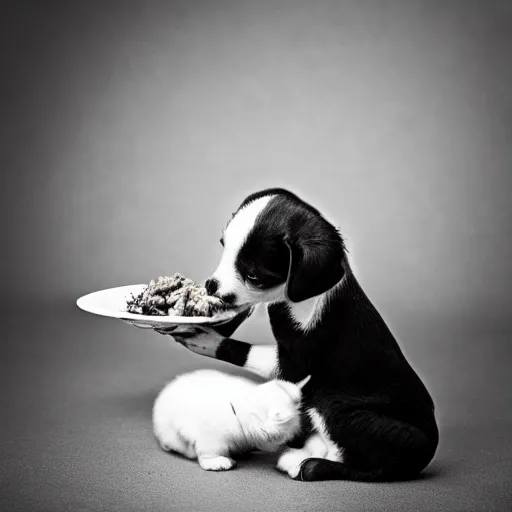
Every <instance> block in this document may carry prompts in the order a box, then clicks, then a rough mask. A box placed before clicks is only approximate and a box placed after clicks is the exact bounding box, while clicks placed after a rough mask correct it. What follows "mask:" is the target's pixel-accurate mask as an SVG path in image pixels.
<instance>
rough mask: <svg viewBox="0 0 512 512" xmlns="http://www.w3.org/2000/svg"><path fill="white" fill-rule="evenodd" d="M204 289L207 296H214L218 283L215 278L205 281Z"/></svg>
mask: <svg viewBox="0 0 512 512" xmlns="http://www.w3.org/2000/svg"><path fill="white" fill-rule="evenodd" d="M204 287H205V288H206V291H207V292H208V295H215V293H216V292H217V290H218V289H219V281H217V279H215V278H211V279H207V280H206V283H204Z"/></svg>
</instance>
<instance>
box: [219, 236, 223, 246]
mask: <svg viewBox="0 0 512 512" xmlns="http://www.w3.org/2000/svg"><path fill="white" fill-rule="evenodd" d="M219 242H220V245H222V247H224V238H221V239H220V240H219Z"/></svg>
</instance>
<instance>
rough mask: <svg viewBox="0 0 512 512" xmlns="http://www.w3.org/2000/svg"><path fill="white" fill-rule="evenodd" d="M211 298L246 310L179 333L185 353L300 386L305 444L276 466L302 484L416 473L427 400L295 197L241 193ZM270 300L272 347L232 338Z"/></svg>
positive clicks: (328, 232) (315, 220)
mask: <svg viewBox="0 0 512 512" xmlns="http://www.w3.org/2000/svg"><path fill="white" fill-rule="evenodd" d="M221 243H222V245H223V246H224V251H223V254H222V258H221V261H220V264H219V266H218V268H217V270H216V271H215V272H214V274H213V276H212V277H211V278H210V279H208V280H207V281H206V287H207V289H208V292H209V293H210V294H215V295H217V296H219V297H221V298H222V299H223V300H225V301H227V302H230V303H231V304H233V305H234V306H241V305H247V306H251V307H252V308H248V309H247V310H246V311H245V312H244V313H242V314H241V315H239V316H238V317H237V318H235V319H234V320H233V321H231V322H230V323H228V324H225V325H223V326H218V327H216V328H215V329H212V328H204V327H192V326H190V327H186V328H178V329H177V330H175V331H173V333H172V336H173V337H174V338H175V339H176V340H177V341H179V342H180V343H181V344H182V345H184V346H185V347H187V348H189V349H190V350H192V351H194V352H196V353H199V354H202V355H206V356H210V357H215V358H217V359H220V360H223V361H227V362H229V363H232V364H234V365H238V366H242V367H244V368H246V369H248V370H250V371H252V372H254V373H256V374H259V375H260V376H263V377H264V378H267V379H271V378H273V377H277V378H281V379H285V380H288V381H291V382H297V381H299V380H301V379H304V378H305V377H306V376H307V375H309V374H310V375H311V380H310V381H309V383H308V384H307V385H306V386H305V388H304V390H303V402H302V433H303V439H302V441H300V440H298V441H300V442H298V444H296V445H295V446H296V447H295V448H288V449H287V450H286V451H285V452H284V453H283V454H282V455H281V457H280V458H279V460H278V464H277V468H278V469H279V470H281V471H283V472H285V473H287V474H288V475H289V476H290V477H292V478H294V479H297V480H303V481H313V480H338V479H339V480H360V481H378V480H381V481H384V480H399V479H408V478H413V477H415V476H416V475H417V474H418V473H419V472H420V471H422V470H423V469H424V468H425V467H426V466H427V465H428V464H429V462H430V461H431V460H432V458H433V456H434V453H435V451H436V448H437V445H438V440H439V436H438V428H437V425H436V420H435V415H434V405H433V401H432V399H431V397H430V395H429V393H428V391H427V389H426V388H425V386H424V384H423V383H422V381H421V380H420V378H419V377H418V375H417V374H416V373H415V371H414V370H413V369H412V367H411V366H410V364H409V363H408V362H407V360H406V359H405V357H404V355H403V354H402V352H401V350H400V348H399V346H398V344H397V342H396V341H395V338H394V337H393V335H392V334H391V332H390V330H389V329H388V327H387V326H386V324H385V322H384V320H383V319H382V318H381V316H380V315H379V313H378V312H377V310H376V309H375V307H374V306H373V305H372V303H371V302H370V300H369V299H368V297H367V296H366V295H365V293H364V292H363V290H362V289H361V286H360V285H359V283H358V282H357V280H356V278H355V276H354V274H353V273H352V271H351V268H350V266H349V263H348V260H347V256H346V251H345V246H344V243H343V240H342V238H341V236H340V234H339V233H338V231H337V229H336V228H335V227H334V226H333V225H331V224H330V223H329V222H328V221H327V220H326V219H324V218H323V217H322V215H321V214H320V212H319V211H318V210H317V209H315V208H313V207H312V206H311V205H309V204H307V203H306V202H304V201H303V200H301V199H300V198H299V197H297V196H296V195H295V194H293V193H291V192H289V191H287V190H283V189H277V188H275V189H267V190H263V191H261V192H258V193H255V194H252V195H250V196H249V197H247V198H246V199H245V200H244V201H243V203H242V204H241V205H240V207H239V208H238V210H237V211H236V212H235V213H234V214H233V216H232V218H231V220H230V221H229V222H228V224H227V226H226V228H225V229H224V231H223V233H222V238H221ZM257 303H268V314H269V319H270V324H271V327H272V331H273V334H274V336H275V339H276V342H277V344H276V345H275V346H269V345H261V346H259V345H251V344H248V343H245V342H243V341H238V340H235V339H232V338H230V336H231V335H232V334H233V332H234V331H235V330H236V328H237V327H238V326H239V325H240V324H241V323H242V322H243V321H244V320H245V319H246V318H247V317H248V316H249V315H250V314H251V312H252V309H253V307H254V305H255V304H257Z"/></svg>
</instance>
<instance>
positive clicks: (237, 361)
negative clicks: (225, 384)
mask: <svg viewBox="0 0 512 512" xmlns="http://www.w3.org/2000/svg"><path fill="white" fill-rule="evenodd" d="M250 350H251V345H250V343H245V342H243V341H237V340H233V339H231V338H224V339H223V340H222V341H221V342H220V344H219V346H218V347H217V351H216V353H215V357H216V359H219V360H220V361H226V362H227V363H231V364H234V365H236V366H244V365H245V363H246V362H247V356H248V355H249V351H250Z"/></svg>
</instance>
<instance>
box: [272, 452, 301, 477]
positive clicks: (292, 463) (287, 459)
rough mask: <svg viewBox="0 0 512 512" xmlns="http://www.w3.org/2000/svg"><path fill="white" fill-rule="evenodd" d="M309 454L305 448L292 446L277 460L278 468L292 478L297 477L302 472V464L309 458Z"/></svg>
mask: <svg viewBox="0 0 512 512" xmlns="http://www.w3.org/2000/svg"><path fill="white" fill-rule="evenodd" d="M308 456H309V454H308V453H306V452H305V451H303V450H297V449H295V448H290V449H289V450H286V451H285V452H284V453H283V454H282V455H281V457H279V460H278V461H277V466H276V467H277V469H278V470H279V471H282V472H283V473H288V476H289V477H290V478H297V476H298V475H299V473H300V466H301V464H302V462H303V461H305V460H306V459H307V458H308Z"/></svg>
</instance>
